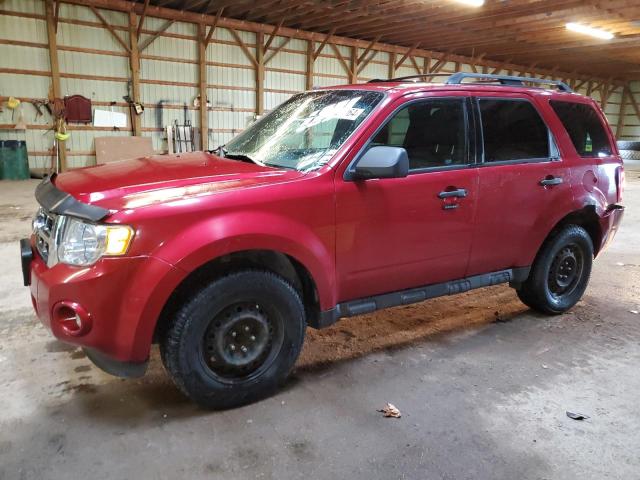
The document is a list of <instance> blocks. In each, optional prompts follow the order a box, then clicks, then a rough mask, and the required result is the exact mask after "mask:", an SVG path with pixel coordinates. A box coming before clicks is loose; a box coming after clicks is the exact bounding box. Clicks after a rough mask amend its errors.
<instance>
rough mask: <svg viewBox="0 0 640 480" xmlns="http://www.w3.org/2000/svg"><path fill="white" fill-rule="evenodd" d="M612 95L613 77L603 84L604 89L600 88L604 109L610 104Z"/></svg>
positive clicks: (601, 103)
mask: <svg viewBox="0 0 640 480" xmlns="http://www.w3.org/2000/svg"><path fill="white" fill-rule="evenodd" d="M610 96H611V79H609V81H608V82H607V83H605V84H603V85H602V90H600V107H601V108H602V110H603V111H604V110H606V108H607V105H608V104H609V97H610Z"/></svg>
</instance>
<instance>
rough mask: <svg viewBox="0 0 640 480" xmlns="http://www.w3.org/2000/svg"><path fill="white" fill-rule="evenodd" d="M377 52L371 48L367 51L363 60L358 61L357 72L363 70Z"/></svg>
mask: <svg viewBox="0 0 640 480" xmlns="http://www.w3.org/2000/svg"><path fill="white" fill-rule="evenodd" d="M377 54H378V52H377V51H375V50H373V51H372V52H371V53H369V56H368V57H367V58H366V59H365V60H364V62H362V63H360V62H359V61H358V73H360V72H362V70H364V69H365V68H366V66H367V65H369V63H371V60H373V59H374V58H375V56H376V55H377Z"/></svg>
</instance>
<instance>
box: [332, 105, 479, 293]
mask: <svg viewBox="0 0 640 480" xmlns="http://www.w3.org/2000/svg"><path fill="white" fill-rule="evenodd" d="M467 103H468V99H467V98H466V97H464V96H455V97H447V98H433V97H423V98H417V99H416V98H415V97H414V98H412V99H411V100H410V101H405V100H402V101H400V102H399V104H398V105H396V109H395V110H394V113H392V114H391V115H390V119H389V120H388V121H387V122H385V123H383V125H381V127H380V128H379V129H378V130H377V131H376V133H375V134H374V135H373V136H372V138H371V139H370V141H369V143H368V144H367V145H366V146H365V147H364V148H363V150H362V151H361V152H360V155H361V154H362V153H364V151H366V149H367V148H370V147H373V146H379V145H389V146H396V147H403V148H405V149H406V150H407V153H408V156H409V163H410V172H409V175H408V176H407V177H406V178H394V179H372V180H356V181H350V180H344V179H343V178H342V177H339V178H336V235H337V237H336V257H337V258H336V261H337V267H338V290H339V297H340V298H339V301H346V300H352V299H356V298H363V297H367V296H371V295H376V294H380V293H385V292H392V291H397V290H403V289H407V288H411V287H417V286H422V285H427V284H433V283H439V282H443V281H446V280H451V279H457V278H462V277H463V276H464V275H465V271H466V268H467V262H468V258H469V250H470V246H471V234H472V230H473V223H474V207H475V202H476V197H477V190H478V173H477V169H476V168H475V166H474V165H473V161H472V155H471V153H470V142H469V123H470V115H469V111H468V110H469V109H468V105H467ZM357 158H358V156H356V160H355V163H357ZM355 163H354V164H353V165H351V166H350V167H349V168H353V166H354V165H355Z"/></svg>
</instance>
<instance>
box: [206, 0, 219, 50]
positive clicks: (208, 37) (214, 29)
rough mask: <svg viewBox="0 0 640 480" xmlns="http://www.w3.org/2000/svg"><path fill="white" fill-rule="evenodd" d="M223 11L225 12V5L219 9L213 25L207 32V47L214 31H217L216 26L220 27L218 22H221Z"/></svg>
mask: <svg viewBox="0 0 640 480" xmlns="http://www.w3.org/2000/svg"><path fill="white" fill-rule="evenodd" d="M223 13H224V7H222V8H221V9H220V10H218V13H217V14H216V19H215V20H214V21H213V25H211V26H210V27H209V32H208V33H207V36H206V38H205V39H204V46H205V48H207V47H208V46H209V42H210V41H211V37H212V36H213V32H215V31H216V28H217V27H218V23H220V17H222V14H223ZM205 28H206V27H205Z"/></svg>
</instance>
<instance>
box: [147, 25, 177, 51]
mask: <svg viewBox="0 0 640 480" xmlns="http://www.w3.org/2000/svg"><path fill="white" fill-rule="evenodd" d="M174 23H175V20H167V21H166V22H165V23H164V25H162V27H160V29H158V30H157V31H155V32H153V34H152V35H151V36H150V37H148V38H147V39H146V40H145V41H144V42H142V43H141V44H140V45H139V46H138V51H139V52H140V53H142V52H143V51H144V50H146V48H147V47H148V46H149V45H151V44H152V43H153V42H154V41H155V39H156V38H158V37H159V36H160V35H162V34H163V33H164V32H166V31H167V30H168V29H169V27H170V26H171V25H173V24H174Z"/></svg>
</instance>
